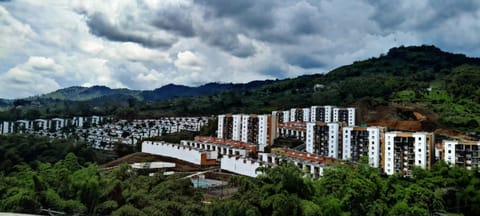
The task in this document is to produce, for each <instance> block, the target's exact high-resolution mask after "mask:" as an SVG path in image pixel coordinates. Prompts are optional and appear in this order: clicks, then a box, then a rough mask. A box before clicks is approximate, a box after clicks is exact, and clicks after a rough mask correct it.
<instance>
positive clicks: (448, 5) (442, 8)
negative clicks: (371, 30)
mask: <svg viewBox="0 0 480 216" xmlns="http://www.w3.org/2000/svg"><path fill="white" fill-rule="evenodd" d="M369 3H370V4H371V5H372V6H373V7H374V8H375V13H374V14H373V16H372V19H373V20H374V21H375V22H377V23H378V24H379V25H380V27H381V28H382V29H384V30H393V29H397V28H401V29H407V30H419V31H423V30H428V29H432V28H435V27H438V26H439V25H441V24H442V23H443V22H445V21H446V20H449V19H452V18H455V17H459V16H464V15H468V14H475V13H476V12H477V11H478V10H479V8H480V2H479V1H470V0H458V1H448V0H439V1H429V2H428V4H425V5H423V6H422V5H421V4H416V3H418V2H415V1H410V2H409V1H400V2H396V3H392V2H391V1H388V0H382V1H377V0H369Z"/></svg>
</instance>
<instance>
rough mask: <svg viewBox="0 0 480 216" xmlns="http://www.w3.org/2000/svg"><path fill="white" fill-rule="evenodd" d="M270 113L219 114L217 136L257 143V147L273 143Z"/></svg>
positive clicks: (261, 148)
mask: <svg viewBox="0 0 480 216" xmlns="http://www.w3.org/2000/svg"><path fill="white" fill-rule="evenodd" d="M271 124H272V116H271V115H242V114H237V115H230V114H228V115H219V116H218V129H217V137H218V138H222V139H229V140H236V141H242V142H246V143H254V144H259V149H260V150H263V148H264V147H265V146H267V145H271V144H272V143H273V139H275V135H274V131H272V130H271V128H272V127H271Z"/></svg>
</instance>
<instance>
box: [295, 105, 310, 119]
mask: <svg viewBox="0 0 480 216" xmlns="http://www.w3.org/2000/svg"><path fill="white" fill-rule="evenodd" d="M290 121H303V122H308V121H310V109H309V108H292V109H290Z"/></svg>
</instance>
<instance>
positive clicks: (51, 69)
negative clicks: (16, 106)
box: [0, 57, 63, 98]
mask: <svg viewBox="0 0 480 216" xmlns="http://www.w3.org/2000/svg"><path fill="white" fill-rule="evenodd" d="M62 73H63V72H62V67H61V66H60V65H58V64H56V63H55V61H54V60H52V59H49V58H45V57H30V58H29V59H28V61H27V62H25V63H23V64H21V65H18V66H17V67H14V68H12V69H10V70H8V71H7V72H6V73H4V74H0V83H2V85H0V97H4V98H16V97H28V96H32V95H37V94H40V93H47V92H50V91H54V90H56V89H58V88H60V85H59V84H58V83H57V82H56V81H55V77H57V76H60V75H61V74H62Z"/></svg>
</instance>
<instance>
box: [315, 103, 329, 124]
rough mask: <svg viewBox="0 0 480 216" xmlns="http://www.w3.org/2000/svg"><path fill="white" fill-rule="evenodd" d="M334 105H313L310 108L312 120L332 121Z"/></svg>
mask: <svg viewBox="0 0 480 216" xmlns="http://www.w3.org/2000/svg"><path fill="white" fill-rule="evenodd" d="M332 113H333V107H332V106H312V107H311V108H310V121H312V122H325V123H330V122H332Z"/></svg>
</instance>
